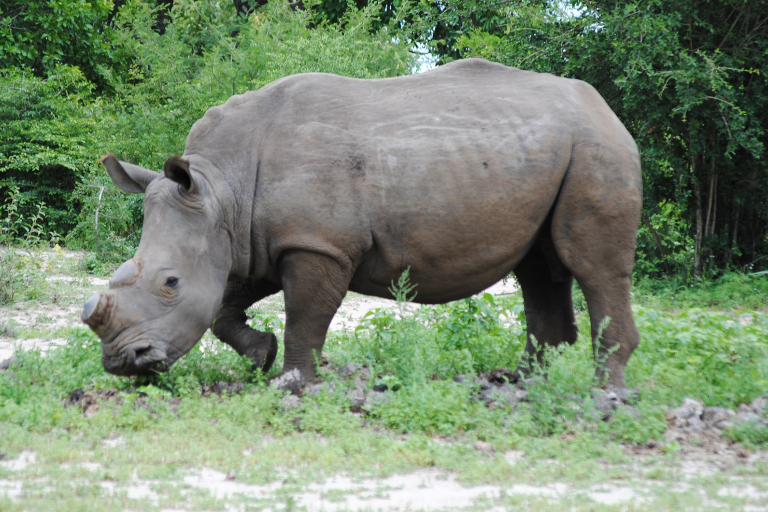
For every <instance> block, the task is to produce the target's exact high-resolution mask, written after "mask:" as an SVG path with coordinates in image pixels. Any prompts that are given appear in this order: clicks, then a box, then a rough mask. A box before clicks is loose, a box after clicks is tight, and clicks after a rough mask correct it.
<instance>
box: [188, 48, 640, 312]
mask: <svg viewBox="0 0 768 512" xmlns="http://www.w3.org/2000/svg"><path fill="white" fill-rule="evenodd" d="M616 123H618V125H616ZM580 143H584V144H590V145H597V146H599V147H600V148H602V147H612V146H615V147H616V148H618V149H617V151H619V152H621V151H624V150H626V151H629V152H631V151H632V147H634V142H633V141H632V138H631V136H629V134H628V133H626V130H624V128H623V126H621V123H620V122H618V119H616V118H615V116H614V115H613V113H612V112H611V111H610V109H609V108H608V107H607V105H605V103H604V101H602V98H600V97H599V95H597V93H596V92H594V90H593V89H592V88H591V87H589V86H587V85H586V84H583V83H581V82H578V81H575V80H568V79H563V78H558V77H554V76H552V75H545V74H538V73H532V72H527V71H521V70H517V69H514V68H508V67H506V66H502V65H498V64H492V63H489V62H487V61H482V60H479V59H467V60H464V61H459V62H457V63H453V64H449V65H446V66H443V67H441V68H438V69H437V70H434V71H431V72H428V73H425V74H422V75H416V76H406V77H398V78H389V79H378V80H358V79H351V78H344V77H338V76H335V75H326V74H305V75H295V76H291V77H287V78H285V79H281V80H278V81H276V82H274V83H272V84H270V85H269V86H267V87H264V88H262V89H261V90H259V91H255V92H251V93H246V94H244V95H240V96H236V97H233V98H232V99H230V100H229V101H228V102H227V103H225V104H224V105H222V106H221V107H217V108H215V109H211V110H210V111H209V112H208V113H207V114H206V116H205V117H204V118H203V119H201V120H200V121H199V122H198V123H197V124H196V125H195V126H194V128H193V130H192V132H191V133H190V136H189V139H188V142H187V153H199V154H205V155H206V158H207V159H208V160H211V161H214V162H215V165H216V166H217V167H219V168H220V169H225V168H226V169H230V171H224V172H225V174H226V173H227V172H229V173H231V175H232V176H234V178H233V179H235V180H236V181H239V182H240V183H241V185H240V186H241V187H242V188H243V190H244V191H247V193H253V202H252V211H253V217H252V222H253V229H252V245H253V248H254V249H253V255H252V257H253V258H254V263H253V272H254V273H255V274H256V275H257V276H262V275H266V274H268V273H269V272H270V271H272V272H273V271H274V265H275V263H276V261H277V260H278V258H279V256H280V254H281V253H283V252H284V251H287V250H292V249H300V250H311V251H316V252H322V253H325V254H328V255H329V256H331V257H333V258H335V259H337V260H338V261H340V262H341V263H342V264H344V265H352V266H353V267H354V268H356V269H357V271H356V273H355V277H354V279H353V282H352V284H351V286H350V288H351V289H353V290H355V291H360V292H362V293H369V294H374V295H387V291H386V288H387V286H389V283H390V281H391V280H392V279H393V278H396V277H397V275H398V274H399V273H400V272H402V270H404V269H405V268H408V267H410V268H411V276H412V280H413V281H414V282H417V283H418V285H419V293H420V295H419V297H417V300H420V301H423V302H442V301H445V300H451V299H454V298H459V297H463V296H467V295H468V294H470V293H475V292H477V291H479V290H481V289H483V288H484V287H486V286H488V285H490V284H492V283H493V282H495V281H497V280H499V279H500V278H501V277H503V276H504V275H506V274H507V273H508V272H510V271H511V270H512V268H514V266H515V265H516V264H517V263H518V262H519V261H520V259H521V258H522V256H523V255H524V254H525V252H526V251H527V249H528V247H530V245H531V244H532V242H533V238H534V236H535V235H536V233H537V231H538V230H539V228H540V227H541V226H542V224H543V222H544V220H545V219H546V217H547V214H548V212H549V211H550V209H551V208H552V205H553V203H554V201H555V199H556V197H557V193H558V190H559V187H560V184H561V182H562V180H563V177H564V175H565V174H566V172H567V169H568V167H569V163H570V160H571V157H572V150H573V147H574V146H575V145H576V144H580ZM622 148H623V149H622ZM634 150H635V151H636V148H634ZM244 193H245V192H244Z"/></svg>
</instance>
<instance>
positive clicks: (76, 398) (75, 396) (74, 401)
mask: <svg viewBox="0 0 768 512" xmlns="http://www.w3.org/2000/svg"><path fill="white" fill-rule="evenodd" d="M83 396H85V392H84V391H83V390H82V389H80V388H76V389H73V390H72V392H71V393H70V394H69V398H68V399H67V400H66V401H65V402H64V405H65V406H69V405H79V402H80V399H82V398H83Z"/></svg>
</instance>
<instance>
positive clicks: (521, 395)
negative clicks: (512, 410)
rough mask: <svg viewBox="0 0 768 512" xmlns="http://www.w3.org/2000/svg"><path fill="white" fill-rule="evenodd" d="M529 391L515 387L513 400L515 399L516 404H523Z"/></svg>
mask: <svg viewBox="0 0 768 512" xmlns="http://www.w3.org/2000/svg"><path fill="white" fill-rule="evenodd" d="M529 393H530V391H528V390H527V389H524V388H520V387H517V388H515V398H517V400H518V402H525V401H527V400H528V394H529Z"/></svg>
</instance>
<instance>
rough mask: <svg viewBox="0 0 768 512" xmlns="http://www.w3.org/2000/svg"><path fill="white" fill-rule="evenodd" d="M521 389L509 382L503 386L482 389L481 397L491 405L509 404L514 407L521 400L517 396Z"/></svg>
mask: <svg viewBox="0 0 768 512" xmlns="http://www.w3.org/2000/svg"><path fill="white" fill-rule="evenodd" d="M519 391H521V390H519V389H517V388H516V387H514V386H510V385H509V384H502V385H501V386H491V387H490V388H488V389H484V390H482V391H481V392H480V397H481V398H482V399H483V401H484V402H485V403H486V404H487V405H489V406H491V405H507V406H511V407H514V406H515V405H517V402H518V401H519V399H518V398H517V393H518V392H519ZM526 393H527V391H526Z"/></svg>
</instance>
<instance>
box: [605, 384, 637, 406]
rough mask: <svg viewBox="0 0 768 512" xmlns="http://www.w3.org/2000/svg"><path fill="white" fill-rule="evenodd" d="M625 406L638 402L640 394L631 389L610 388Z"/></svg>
mask: <svg viewBox="0 0 768 512" xmlns="http://www.w3.org/2000/svg"><path fill="white" fill-rule="evenodd" d="M611 391H613V392H614V393H616V396H618V397H619V400H621V401H622V402H623V403H625V404H636V403H637V402H638V401H639V400H640V392H639V391H637V390H636V389H633V388H611Z"/></svg>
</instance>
